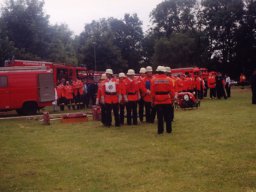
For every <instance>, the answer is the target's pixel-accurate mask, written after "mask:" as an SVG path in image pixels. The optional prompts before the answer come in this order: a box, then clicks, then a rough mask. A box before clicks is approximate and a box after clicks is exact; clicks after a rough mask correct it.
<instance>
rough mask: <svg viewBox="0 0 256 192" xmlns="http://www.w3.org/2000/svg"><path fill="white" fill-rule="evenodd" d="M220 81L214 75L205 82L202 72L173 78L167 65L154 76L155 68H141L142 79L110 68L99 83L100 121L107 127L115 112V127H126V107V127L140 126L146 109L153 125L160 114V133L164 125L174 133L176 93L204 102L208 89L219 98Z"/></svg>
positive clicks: (147, 119)
mask: <svg viewBox="0 0 256 192" xmlns="http://www.w3.org/2000/svg"><path fill="white" fill-rule="evenodd" d="M217 81H218V80H217V78H216V74H215V73H212V74H211V75H209V76H208V77H207V79H205V80H204V79H203V77H202V76H201V74H200V71H199V70H195V71H194V73H193V75H191V74H186V75H178V76H172V75H171V69H170V67H164V66H158V67H157V69H156V73H155V74H154V75H153V69H152V67H151V66H147V67H146V68H141V69H140V71H139V76H137V75H136V74H135V71H134V70H133V69H129V70H128V72H127V73H126V74H124V73H119V75H118V78H117V77H115V76H114V74H113V71H112V69H107V70H106V72H105V73H104V74H102V76H101V80H100V82H99V84H98V93H97V99H96V104H97V105H100V106H101V121H102V123H103V124H104V125H105V126H107V127H109V126H111V124H112V117H111V113H112V111H113V113H114V120H115V126H117V127H118V126H120V125H122V124H124V119H125V118H124V111H125V108H126V116H127V125H132V124H133V125H137V124H138V120H137V116H138V117H139V120H140V121H141V122H143V121H144V119H143V117H144V110H145V117H146V119H145V120H146V122H147V123H154V120H155V116H156V114H157V119H158V134H162V133H163V132H164V122H165V123H166V132H167V133H171V132H172V121H173V118H174V101H175V98H176V97H177V93H179V92H193V93H194V94H195V95H196V98H198V99H202V98H203V97H204V96H205V90H206V87H209V88H210V92H211V97H216V96H215V95H216V86H218V85H217V84H216V83H217ZM222 83H223V82H222ZM223 85H224V84H223ZM137 108H139V109H137ZM137 113H138V114H137Z"/></svg>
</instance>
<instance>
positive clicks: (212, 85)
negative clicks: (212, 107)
mask: <svg viewBox="0 0 256 192" xmlns="http://www.w3.org/2000/svg"><path fill="white" fill-rule="evenodd" d="M207 83H208V87H209V89H210V98H211V99H215V98H216V77H215V75H214V73H210V74H209V76H208V80H207Z"/></svg>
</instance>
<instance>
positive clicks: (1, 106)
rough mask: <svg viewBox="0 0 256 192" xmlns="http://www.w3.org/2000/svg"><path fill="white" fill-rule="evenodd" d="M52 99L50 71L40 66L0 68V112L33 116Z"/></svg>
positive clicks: (52, 86) (53, 94) (53, 92)
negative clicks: (15, 112) (12, 111)
mask: <svg viewBox="0 0 256 192" xmlns="http://www.w3.org/2000/svg"><path fill="white" fill-rule="evenodd" d="M54 99H55V91H54V78H53V72H52V70H49V69H46V67H42V66H28V67H0V111H10V110H16V111H17V113H18V114H19V115H33V114H36V113H37V111H38V110H39V109H40V108H43V107H46V106H50V105H51V104H52V101H53V100H54Z"/></svg>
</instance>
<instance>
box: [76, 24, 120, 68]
mask: <svg viewBox="0 0 256 192" xmlns="http://www.w3.org/2000/svg"><path fill="white" fill-rule="evenodd" d="M77 50H78V53H79V61H80V63H83V64H85V65H86V66H87V67H88V68H89V69H95V60H96V70H105V69H106V68H108V67H111V68H113V69H115V70H117V69H121V68H122V66H123V63H124V61H123V60H122V57H121V52H120V50H119V49H118V47H117V46H115V45H114V44H113V37H112V34H111V32H110V29H109V25H108V21H107V20H106V19H101V20H100V21H98V22H97V21H93V22H92V23H90V24H87V25H85V29H84V31H83V32H82V33H81V34H80V36H79V37H78V47H77ZM94 51H95V56H96V58H94Z"/></svg>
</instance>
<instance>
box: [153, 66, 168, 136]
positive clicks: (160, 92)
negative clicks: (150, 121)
mask: <svg viewBox="0 0 256 192" xmlns="http://www.w3.org/2000/svg"><path fill="white" fill-rule="evenodd" d="M165 71H166V70H165V67H163V66H158V67H157V70H156V72H157V75H155V77H154V78H153V79H152V81H151V87H150V89H151V94H152V100H153V104H154V105H155V106H156V110H157V119H158V126H157V127H158V129H157V133H158V134H162V133H163V132H164V121H165V122H166V132H167V133H171V132H172V121H171V116H170V113H171V109H172V102H173V99H172V95H173V93H172V92H173V87H172V80H171V79H170V78H169V77H168V76H167V75H166V74H165Z"/></svg>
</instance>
